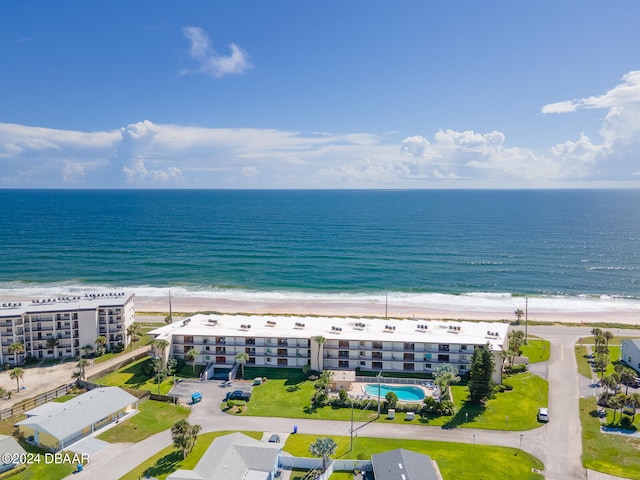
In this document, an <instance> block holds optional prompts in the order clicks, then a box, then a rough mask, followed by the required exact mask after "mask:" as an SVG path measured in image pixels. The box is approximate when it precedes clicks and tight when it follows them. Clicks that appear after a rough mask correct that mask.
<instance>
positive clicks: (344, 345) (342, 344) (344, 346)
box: [338, 340, 349, 348]
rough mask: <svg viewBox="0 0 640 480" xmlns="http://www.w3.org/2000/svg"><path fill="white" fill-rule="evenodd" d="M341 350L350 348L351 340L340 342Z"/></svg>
mask: <svg viewBox="0 0 640 480" xmlns="http://www.w3.org/2000/svg"><path fill="white" fill-rule="evenodd" d="M338 347H339V348H349V340H338Z"/></svg>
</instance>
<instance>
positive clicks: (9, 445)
mask: <svg viewBox="0 0 640 480" xmlns="http://www.w3.org/2000/svg"><path fill="white" fill-rule="evenodd" d="M0 453H2V454H3V455H0V473H2V472H6V471H8V470H11V469H12V468H15V467H17V466H18V463H19V462H14V461H13V460H17V459H19V458H20V456H21V455H25V454H26V453H27V452H26V451H25V450H24V448H22V446H20V444H19V443H18V442H17V441H16V439H15V438H13V437H10V436H9V435H0Z"/></svg>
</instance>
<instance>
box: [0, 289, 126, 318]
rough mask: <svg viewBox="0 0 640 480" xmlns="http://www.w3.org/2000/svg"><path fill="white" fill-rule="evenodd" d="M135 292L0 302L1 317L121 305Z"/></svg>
mask: <svg viewBox="0 0 640 480" xmlns="http://www.w3.org/2000/svg"><path fill="white" fill-rule="evenodd" d="M134 295H135V294H133V293H132V294H130V295H126V294H125V293H124V292H112V293H100V294H83V295H71V296H64V297H61V296H60V297H49V298H43V299H33V300H31V301H30V302H24V301H18V302H0V317H19V316H20V315H23V314H30V313H49V312H61V311H62V312H64V311H77V310H95V309H96V308H109V307H119V306H122V305H124V304H125V303H127V302H128V301H129V300H130V299H131V298H132V297H133V296H134Z"/></svg>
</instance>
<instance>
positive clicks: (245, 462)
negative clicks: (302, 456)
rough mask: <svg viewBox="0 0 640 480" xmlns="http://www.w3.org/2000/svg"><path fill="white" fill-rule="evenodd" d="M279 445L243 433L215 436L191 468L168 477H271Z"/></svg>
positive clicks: (258, 479) (187, 479)
mask: <svg viewBox="0 0 640 480" xmlns="http://www.w3.org/2000/svg"><path fill="white" fill-rule="evenodd" d="M281 452H282V444H280V443H267V442H261V441H259V440H255V439H253V438H251V437H248V436H246V435H244V434H242V433H232V434H230V435H225V436H223V437H218V438H216V439H215V440H214V441H213V443H212V444H211V446H210V447H209V448H208V449H207V451H206V452H205V453H204V455H203V456H202V458H201V459H200V461H199V462H198V464H197V465H196V467H195V468H194V469H193V470H176V471H175V472H173V473H172V474H171V475H169V476H168V477H167V480H219V479H224V480H273V479H274V478H275V475H276V471H277V470H278V463H279V459H280V455H281Z"/></svg>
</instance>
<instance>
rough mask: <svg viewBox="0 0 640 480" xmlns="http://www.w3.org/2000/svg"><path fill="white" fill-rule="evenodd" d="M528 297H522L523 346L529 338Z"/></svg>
mask: <svg viewBox="0 0 640 480" xmlns="http://www.w3.org/2000/svg"><path fill="white" fill-rule="evenodd" d="M528 333H529V297H524V344H525V345H526V344H527V339H528V338H529V335H528Z"/></svg>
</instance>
